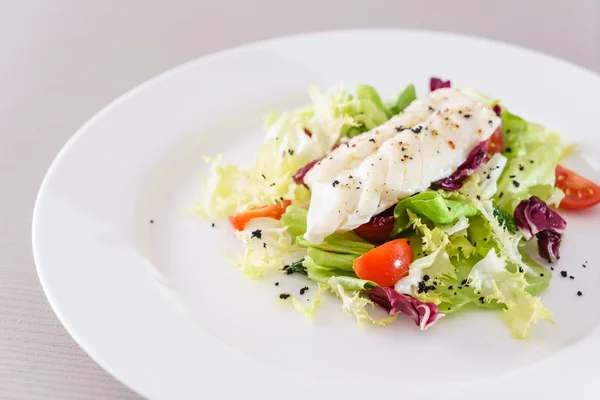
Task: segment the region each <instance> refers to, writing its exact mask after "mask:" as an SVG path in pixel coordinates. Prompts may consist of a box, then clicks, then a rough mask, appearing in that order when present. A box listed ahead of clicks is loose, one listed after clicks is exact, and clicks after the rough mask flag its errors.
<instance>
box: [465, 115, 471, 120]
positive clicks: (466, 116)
mask: <svg viewBox="0 0 600 400" xmlns="http://www.w3.org/2000/svg"><path fill="white" fill-rule="evenodd" d="M463 117H465V118H467V119H469V118H471V114H465V115H463Z"/></svg>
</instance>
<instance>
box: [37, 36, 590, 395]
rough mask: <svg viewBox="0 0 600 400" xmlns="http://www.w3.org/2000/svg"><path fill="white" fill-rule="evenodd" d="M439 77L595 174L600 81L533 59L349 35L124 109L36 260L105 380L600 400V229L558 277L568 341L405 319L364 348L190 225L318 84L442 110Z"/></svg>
mask: <svg viewBox="0 0 600 400" xmlns="http://www.w3.org/2000/svg"><path fill="white" fill-rule="evenodd" d="M430 76H441V77H445V78H450V79H451V80H452V83H453V85H454V86H463V87H471V88H476V89H479V90H480V91H483V92H485V93H488V94H490V95H492V96H495V97H498V98H501V99H502V100H503V101H504V103H505V104H507V105H509V107H510V109H511V110H513V111H514V112H516V113H517V114H519V115H522V116H524V117H526V118H528V119H532V120H537V121H541V122H543V123H544V124H546V125H548V126H551V127H554V128H557V129H560V130H562V131H564V132H568V133H569V135H570V139H572V140H573V141H576V142H578V143H580V145H581V148H582V149H585V151H586V152H587V153H589V154H598V150H599V148H600V139H599V136H598V134H599V132H600V118H598V107H599V106H600V103H599V102H598V93H600V78H599V77H598V76H596V75H594V74H592V73H590V72H588V71H585V70H583V69H581V68H579V67H576V66H573V65H571V64H568V63H566V62H563V61H559V60H556V59H554V58H551V57H548V56H545V55H541V54H538V53H534V52H531V51H528V50H524V49H520V48H516V47H513V46H508V45H505V44H501V43H497V42H491V41H487V40H480V39H472V38H466V37H462V36H456V35H447V34H440V33H427V32H411V31H347V32H328V33H319V34H311V35H303V36H296V37H289V38H284V39H277V40H270V41H266V42H261V43H256V44H252V45H248V46H244V47H240V48H236V49H233V50H229V51H225V52H221V53H218V54H215V55H212V56H209V57H205V58H202V59H199V60H196V61H193V62H190V63H188V64H185V65H183V66H181V67H178V68H175V69H173V70H171V71H169V72H167V73H165V74H162V75H160V76H159V77H157V78H154V79H152V80H150V81H148V82H146V83H144V84H142V85H141V86H139V87H138V88H136V89H134V90H132V91H131V92H129V93H127V94H125V95H124V96H122V97H121V98H119V99H117V100H116V101H115V102H113V103H112V104H111V105H109V106H108V107H106V108H105V109H104V110H102V111H101V112H100V113H98V114H97V115H96V116H95V117H93V118H92V119H91V120H90V121H89V122H88V123H86V124H85V125H84V126H83V127H82V128H81V129H80V130H79V131H78V132H77V133H76V134H75V135H74V136H73V138H72V139H71V140H70V141H69V143H68V144H67V145H66V146H65V147H64V149H63V150H62V151H61V152H60V154H59V155H58V157H57V158H56V160H55V161H54V163H53V164H52V167H51V168H50V170H49V172H48V174H47V176H46V178H45V180H44V183H43V185H42V188H41V189H40V193H39V197H38V200H37V204H36V208H35V213H34V223H33V247H34V253H35V260H36V264H37V266H38V272H39V275H40V280H41V282H42V285H43V287H44V290H45V291H46V294H47V296H48V299H49V300H50V302H51V304H52V306H53V308H54V310H55V311H56V313H57V314H58V316H59V318H60V320H61V321H62V322H63V324H64V325H65V327H66V328H67V329H68V331H69V332H70V333H71V335H73V337H74V338H75V340H77V342H78V343H79V344H80V345H81V346H82V347H83V348H84V349H85V350H86V351H87V352H88V353H89V354H90V355H91V356H92V357H93V358H94V359H95V360H96V361H98V363H100V365H102V366H103V367H104V368H106V369H107V370H108V371H109V372H110V373H112V374H113V375H114V376H116V377H117V378H119V379H120V380H122V381H123V382H124V383H126V384H127V385H129V386H130V387H131V388H133V389H134V390H136V391H138V392H140V393H141V394H143V395H145V396H147V397H150V398H153V399H187V398H189V399H198V398H233V396H239V397H241V396H244V397H250V398H257V397H258V396H259V395H260V396H261V397H262V398H265V399H275V398H277V399H281V398H286V399H296V398H298V399H300V398H303V399H310V398H329V399H335V398H341V397H342V396H344V397H345V398H364V397H365V396H378V395H384V394H393V395H394V396H406V395H409V396H412V397H413V398H414V397H415V396H417V397H418V396H419V395H420V394H421V395H422V394H427V395H428V396H429V395H435V394H440V395H444V396H445V398H453V397H458V398H462V399H465V398H471V397H477V396H482V395H485V396H487V397H486V398H488V399H500V398H505V396H506V395H509V394H510V395H518V396H519V398H521V397H524V396H526V395H535V396H548V395H550V394H551V395H552V396H557V395H559V394H561V393H563V395H564V396H563V398H574V395H575V394H577V393H578V392H579V394H587V395H589V396H593V397H596V398H598V396H600V389H598V386H597V385H596V386H592V384H591V383H592V382H594V381H596V382H597V379H598V378H599V377H600V368H599V367H598V364H597V362H596V360H595V355H596V354H597V353H598V352H599V350H600V346H599V343H600V334H599V331H598V329H597V324H598V319H599V317H600V312H599V309H598V304H600V291H599V290H598V284H599V279H600V274H599V272H598V271H599V270H600V265H598V264H597V263H598V262H597V261H596V260H597V259H596V257H595V254H596V251H597V250H596V249H595V247H597V246H598V241H597V230H598V226H599V224H600V215H599V213H598V210H593V211H587V212H583V213H578V214H568V215H567V219H568V223H569V227H568V229H567V234H566V235H565V239H564V245H563V248H562V260H561V262H560V264H559V267H558V269H559V270H566V271H568V273H569V274H572V275H574V276H575V280H570V279H564V278H561V277H560V276H559V274H557V273H556V272H558V271H555V277H554V278H553V280H552V285H551V288H550V289H549V290H548V291H547V293H546V294H545V295H544V296H543V297H544V299H543V300H544V302H545V304H546V305H547V307H548V308H549V309H550V310H551V311H553V313H554V319H555V321H556V325H555V326H552V325H549V324H540V325H539V326H537V327H536V328H535V329H534V331H533V334H532V339H531V342H524V341H518V340H515V339H512V338H511V337H510V333H509V331H508V329H507V328H506V327H505V326H504V325H503V323H502V321H501V320H500V319H499V318H497V315H496V313H495V312H476V313H465V314H464V315H457V316H456V317H448V318H445V319H443V320H441V321H440V322H439V323H438V324H437V325H436V326H435V327H433V328H432V329H430V330H428V331H426V332H421V331H419V330H418V329H417V328H416V327H415V326H414V325H413V324H412V322H411V321H410V320H409V319H405V318H404V319H402V318H401V319H400V322H398V323H396V324H394V325H393V326H392V327H389V328H386V329H364V330H360V329H358V328H357V327H356V326H355V323H354V322H353V321H352V320H351V319H350V318H349V317H347V316H346V315H344V314H342V313H341V312H340V311H339V309H338V307H339V305H338V304H336V303H335V302H326V303H325V306H324V307H323V308H324V309H323V310H321V312H320V313H319V314H317V317H316V319H315V320H314V321H313V322H312V323H310V322H308V320H306V319H305V317H304V316H303V315H301V314H299V313H297V312H295V311H293V310H291V309H289V308H286V307H284V306H282V304H281V302H280V301H279V300H277V295H278V293H280V292H282V291H295V290H297V289H298V288H299V287H300V284H301V282H299V281H297V280H296V281H295V280H294V279H289V278H293V277H281V278H277V279H272V278H267V279H265V280H263V281H250V280H246V279H244V278H242V277H241V274H240V273H239V271H238V270H237V269H236V268H234V267H231V266H229V265H228V263H227V262H226V256H227V255H231V256H234V255H236V254H237V253H238V252H239V251H240V245H239V244H238V243H237V241H236V239H235V238H234V235H233V233H232V231H231V229H230V228H229V227H228V226H227V223H225V222H222V223H220V224H218V225H217V227H216V228H211V227H210V226H208V225H207V224H204V223H202V222H201V221H199V220H196V219H194V218H189V217H186V216H185V215H184V213H183V211H184V210H185V209H186V208H187V207H189V206H190V205H191V204H193V202H194V200H197V199H198V198H199V177H198V173H199V172H201V171H203V170H205V166H204V165H203V163H202V160H201V156H202V155H212V154H216V153H218V152H225V153H226V158H227V159H228V160H229V161H241V160H248V159H249V158H250V156H251V154H252V153H253V151H254V149H255V148H256V147H257V145H258V143H259V141H260V140H261V137H262V132H261V125H262V116H263V115H264V114H266V113H267V112H268V111H270V110H273V109H275V110H285V109H287V108H290V107H292V106H296V105H301V104H303V103H306V102H307V95H306V88H307V87H308V86H309V85H310V84H319V85H322V86H324V87H330V86H334V85H337V84H339V83H340V82H341V81H343V82H344V83H345V84H346V85H347V86H348V87H349V88H352V87H353V86H354V84H355V83H357V82H364V83H369V84H371V85H374V86H375V87H377V88H378V89H380V91H381V93H382V94H383V95H385V97H386V98H388V97H391V96H394V95H395V94H396V93H397V92H398V91H399V90H401V89H402V88H403V87H404V86H405V85H406V84H407V83H409V82H414V83H415V84H416V85H417V87H418V89H419V90H420V92H421V93H424V92H426V91H427V90H428V88H427V85H428V78H429V77H430ZM576 166H577V167H579V168H580V169H581V172H583V173H585V174H586V175H588V176H589V177H591V178H593V179H596V180H598V174H597V172H596V171H594V170H593V169H592V168H590V167H586V166H585V164H583V163H581V164H578V165H576ZM586 168H587V169H586ZM150 220H153V221H154V223H150ZM584 261H589V266H588V268H585V269H584V268H582V266H581V265H582V263H583V262H584ZM286 278H288V279H286ZM275 280H278V281H281V282H282V283H281V286H279V287H275V286H274V285H273V283H274V282H275ZM578 290H582V291H583V293H584V295H583V296H582V297H578V296H577V295H576V292H577V291H578ZM309 294H310V291H309ZM309 297H310V296H309ZM550 382H552V383H550ZM552 398H555V397H552Z"/></svg>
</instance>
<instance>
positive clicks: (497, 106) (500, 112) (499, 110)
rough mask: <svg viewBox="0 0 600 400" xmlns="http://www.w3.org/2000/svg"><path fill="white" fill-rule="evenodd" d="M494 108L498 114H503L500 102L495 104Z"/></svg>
mask: <svg viewBox="0 0 600 400" xmlns="http://www.w3.org/2000/svg"><path fill="white" fill-rule="evenodd" d="M493 110H494V112H495V113H496V115H497V116H500V115H502V107H500V104H496V105H494V108H493Z"/></svg>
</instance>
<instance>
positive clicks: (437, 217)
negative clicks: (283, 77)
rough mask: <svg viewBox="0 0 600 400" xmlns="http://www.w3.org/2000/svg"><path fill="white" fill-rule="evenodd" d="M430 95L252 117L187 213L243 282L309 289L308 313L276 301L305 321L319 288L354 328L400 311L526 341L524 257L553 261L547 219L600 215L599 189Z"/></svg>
mask: <svg viewBox="0 0 600 400" xmlns="http://www.w3.org/2000/svg"><path fill="white" fill-rule="evenodd" d="M429 89H430V91H429V93H427V94H425V95H423V96H420V97H417V95H416V90H415V87H414V86H413V85H409V86H408V87H406V88H405V89H404V90H403V91H401V92H400V94H399V95H398V96H397V98H396V99H395V100H393V101H391V102H384V101H383V100H382V99H381V97H380V96H379V94H378V92H377V91H376V90H375V89H374V88H373V87H371V86H367V85H361V84H359V85H357V87H356V90H355V92H354V93H350V92H349V91H347V90H345V89H344V88H340V89H338V90H330V91H325V92H323V91H321V90H319V89H318V88H316V87H311V88H310V89H309V95H310V99H311V105H309V106H306V107H303V108H299V109H296V110H293V111H288V112H284V113H281V114H271V115H269V116H267V117H266V118H265V125H266V130H267V134H266V138H265V140H264V141H263V143H262V145H261V146H260V148H259V149H258V152H257V154H256V157H255V159H254V163H253V164H252V165H223V164H222V163H221V156H217V157H215V158H206V161H207V162H208V163H210V174H209V175H208V176H207V177H205V178H204V181H203V194H202V199H201V201H200V202H199V203H198V204H197V206H196V208H195V211H196V212H197V213H198V214H199V215H200V216H202V217H204V218H205V219H207V220H208V221H211V222H213V221H216V220H217V219H218V218H224V217H227V218H228V219H229V221H230V223H231V226H232V227H233V228H234V230H235V233H236V235H237V237H238V238H239V239H240V241H241V243H242V245H243V247H244V253H243V255H242V256H240V257H239V258H238V259H237V260H235V261H234V264H235V265H237V266H239V267H240V268H241V270H242V272H243V274H244V275H245V276H247V277H249V278H253V279H254V278H261V277H263V276H265V275H267V274H271V273H287V274H292V273H296V274H302V275H305V276H306V279H308V280H311V281H314V282H316V283H317V284H318V288H319V289H318V292H317V293H313V294H312V295H311V300H310V301H309V302H301V301H300V299H298V298H297V297H296V296H291V295H288V294H282V295H281V296H280V297H281V298H282V299H284V300H285V301H291V302H292V303H293V305H294V307H295V308H296V309H297V310H298V311H301V312H302V313H304V314H306V315H307V316H308V317H310V318H312V317H313V316H314V315H315V312H316V311H317V309H318V306H319V303H320V298H321V296H322V295H323V293H324V292H326V291H330V292H332V293H334V294H335V295H336V296H337V298H339V300H340V301H341V306H342V309H343V310H344V312H346V313H347V314H349V315H351V316H352V317H354V318H355V319H356V320H357V322H358V323H359V324H360V325H362V324H374V325H387V324H389V323H391V322H392V321H394V320H395V319H396V318H397V317H398V315H399V314H406V315H408V316H409V317H410V318H412V319H413V321H414V322H415V324H416V325H417V326H418V327H420V329H422V330H425V329H427V328H429V327H430V326H432V325H433V324H435V323H436V321H438V320H439V319H440V318H441V317H444V316H448V315H451V314H454V313H458V312H467V311H468V310H473V309H474V308H487V309H494V310H497V312H498V314H499V316H500V317H501V318H502V319H503V320H504V322H505V323H506V325H507V326H508V328H509V329H510V331H511V333H512V335H513V336H514V337H516V338H523V339H527V338H528V337H529V334H530V331H531V329H532V327H533V326H534V324H536V323H537V322H539V321H545V322H549V323H552V314H551V312H550V311H549V310H547V309H546V308H545V307H544V305H543V304H542V301H541V299H540V298H539V297H538V295H539V294H540V293H541V292H543V291H544V290H545V289H546V288H547V287H548V285H549V281H550V278H551V269H553V268H548V267H547V266H542V265H540V263H538V262H536V261H535V260H536V259H538V260H544V261H541V263H542V264H546V262H547V263H548V265H551V264H552V263H556V262H557V261H558V260H559V258H560V244H561V241H562V239H563V234H564V233H565V229H566V225H567V223H566V221H565V220H564V219H563V218H562V217H561V216H560V215H559V213H558V212H557V211H556V210H557V209H558V208H564V209H571V210H579V209H584V208H588V207H591V206H594V205H596V204H598V203H599V202H600V187H598V186H597V185H595V184H594V183H592V182H591V181H589V180H587V179H585V178H583V177H581V176H579V175H577V174H576V173H575V172H573V171H570V170H568V169H566V168H564V167H562V166H561V165H560V164H559V162H560V161H561V160H562V159H563V158H564V157H566V156H567V155H568V154H570V152H571V151H572V146H570V145H566V144H564V143H563V142H562V141H561V137H560V136H559V135H558V134H557V133H556V132H553V131H551V130H549V129H547V128H545V127H543V126H542V125H539V124H537V123H533V122H529V121H526V120H525V119H523V118H521V117H519V116H517V115H515V114H513V113H512V112H511V111H509V109H508V108H506V106H505V105H504V104H502V103H501V102H500V101H499V100H495V99H492V98H490V97H487V96H485V95H483V94H480V93H478V92H475V91H472V90H467V89H458V88H452V87H451V83H450V81H443V80H441V79H438V78H431V81H430V88H429ZM532 250H533V251H532ZM535 253H537V255H535ZM301 293H302V290H301ZM302 294H303V293H302ZM578 294H579V293H578ZM375 305H377V306H378V307H380V308H382V309H383V310H384V311H385V312H386V313H387V316H386V317H382V318H378V317H375V316H374V313H373V311H372V310H371V308H372V307H374V306H375Z"/></svg>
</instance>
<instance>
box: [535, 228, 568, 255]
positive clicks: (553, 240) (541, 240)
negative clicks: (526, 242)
mask: <svg viewBox="0 0 600 400" xmlns="http://www.w3.org/2000/svg"><path fill="white" fill-rule="evenodd" d="M536 237H537V243H538V253H539V254H540V257H542V258H543V259H545V260H547V261H548V262H551V263H555V262H557V261H558V259H559V258H560V254H559V247H560V241H561V239H562V235H561V234H560V233H557V232H556V231H555V230H553V229H547V230H545V231H541V232H538V234H537V235H536Z"/></svg>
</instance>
